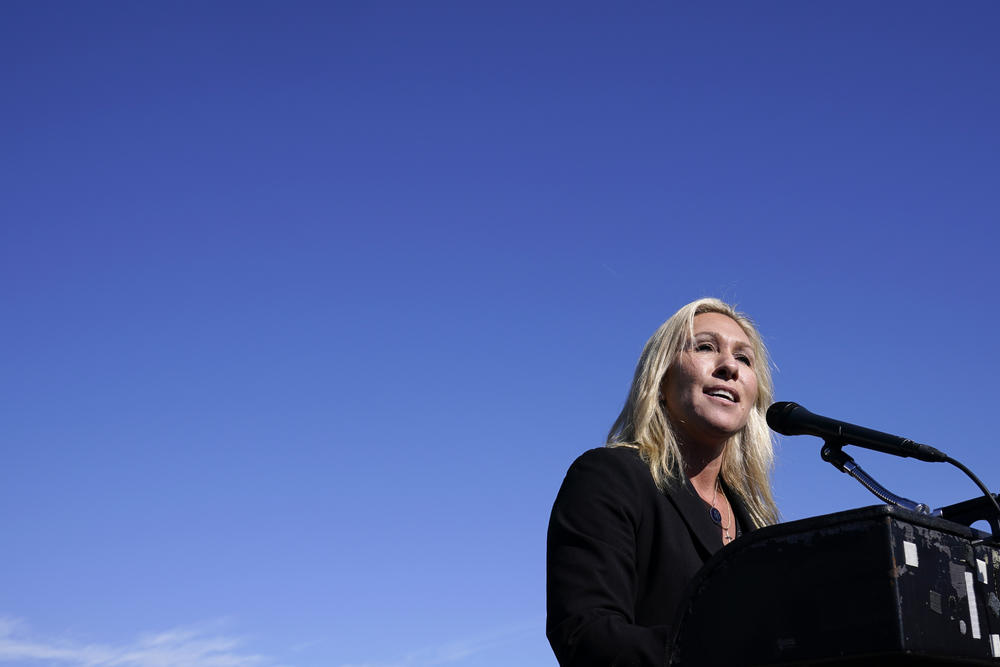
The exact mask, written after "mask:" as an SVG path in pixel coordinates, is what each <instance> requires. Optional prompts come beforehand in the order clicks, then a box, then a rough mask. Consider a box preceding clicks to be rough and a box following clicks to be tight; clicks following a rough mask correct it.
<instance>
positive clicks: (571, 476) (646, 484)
mask: <svg viewBox="0 0 1000 667" xmlns="http://www.w3.org/2000/svg"><path fill="white" fill-rule="evenodd" d="M564 485H573V486H577V485H584V486H591V485H594V486H601V487H608V486H617V487H620V486H627V487H632V488H633V489H639V488H651V489H653V490H655V489H656V485H655V484H654V483H653V476H652V475H651V474H650V472H649V466H648V465H647V464H646V462H645V461H643V460H642V457H641V456H639V450H638V449H636V448H634V447H597V448H595V449H590V450H587V451H586V452H584V453H583V454H581V455H580V456H579V457H577V459H576V460H575V461H573V464H572V465H571V466H570V467H569V471H568V472H567V473H566V479H565V481H564Z"/></svg>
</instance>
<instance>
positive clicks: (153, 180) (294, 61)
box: [0, 1, 1000, 667]
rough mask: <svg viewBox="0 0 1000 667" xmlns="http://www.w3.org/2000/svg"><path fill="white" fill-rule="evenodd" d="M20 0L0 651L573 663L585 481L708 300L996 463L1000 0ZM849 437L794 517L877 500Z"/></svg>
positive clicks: (818, 469)
mask: <svg viewBox="0 0 1000 667" xmlns="http://www.w3.org/2000/svg"><path fill="white" fill-rule="evenodd" d="M2 13H3V20H2V21H0V53H2V54H3V60H2V62H3V63H4V66H3V69H2V74H0V76H2V83H3V91H4V95H3V98H4V102H3V105H2V109H3V116H4V120H5V122H4V123H3V129H2V130H0V132H2V137H3V142H2V143H3V147H4V148H3V151H2V152H0V176H2V179H3V183H4V184H5V188H4V196H3V197H2V198H0V219H2V221H3V222H2V224H0V308H2V312H3V313H4V316H3V327H2V328H0V349H2V368H3V373H2V381H0V401H2V405H3V411H2V414H3V418H2V420H0V446H2V452H3V461H4V465H3V466H2V468H0V507H2V508H3V511H2V512H0V532H2V534H3V535H4V537H5V539H4V544H5V546H4V549H3V554H2V556H0V566H2V567H0V590H3V591H4V595H3V596H2V599H0V664H4V665H8V664H9V665H24V666H25V667H35V666H41V665H54V666H60V667H61V666H64V665H65V666H67V667H75V666H77V665H80V666H82V665H92V666H99V667H104V666H110V665H116V666H117V665H123V666H126V667H151V666H163V665H174V666H183V667H208V666H221V665H226V666H240V667H242V666H244V665H248V666H249V665H254V666H265V667H271V666H278V665H283V666H288V667H319V666H322V667H327V666H331V665H332V666H334V667H347V666H351V667H360V666H362V665H364V666H367V667H415V666H418V665H454V666H456V667H472V666H480V665H489V666H492V665H512V664H523V665H553V664H554V663H555V661H554V659H553V658H552V655H551V653H550V651H549V649H548V645H547V643H546V641H545V638H544V631H543V621H544V539H545V529H546V523H547V520H548V512H549V509H550V507H551V503H552V500H553V499H554V497H555V493H556V490H557V489H558V486H559V484H560V482H561V480H562V476H563V474H564V473H565V470H566V468H567V467H568V466H569V464H570V462H571V461H572V460H573V459H574V458H575V457H576V456H577V455H578V454H579V453H580V452H582V451H584V450H586V449H588V448H590V447H595V446H599V445H601V444H602V442H603V439H604V437H605V435H606V433H607V429H608V428H609V427H610V425H611V423H612V421H613V420H614V417H615V416H616V415H617V413H618V410H619V409H620V407H621V404H622V401H623V400H624V397H625V391H626V389H627V387H628V383H629V380H630V378H631V374H632V369H633V366H634V363H635V360H636V358H637V356H638V353H639V351H640V349H641V347H642V344H643V343H644V341H645V340H646V338H647V337H648V336H649V335H650V333H652V331H653V330H654V329H655V328H656V326H658V325H659V323H660V322H661V321H662V320H663V319H665V318H666V317H667V316H669V315H670V314H671V313H672V312H673V311H674V310H676V308H677V307H679V306H680V305H682V304H683V303H686V302H688V301H690V300H692V299H695V298H697V297H700V296H705V295H713V296H719V297H721V298H723V299H726V300H729V301H732V302H735V303H736V304H738V305H739V306H740V307H741V308H742V309H744V310H746V311H747V312H748V313H750V314H751V315H752V316H753V317H754V318H755V319H756V320H757V322H758V324H759V326H760V328H761V330H762V332H763V334H764V336H765V338H766V340H767V342H768V344H769V345H770V349H771V353H772V356H773V358H774V361H775V364H776V372H775V381H776V386H777V397H778V398H779V399H781V400H794V401H797V402H799V403H802V404H803V405H805V406H806V407H807V408H809V409H810V410H812V411H814V412H818V413H821V414H826V415H830V416H834V417H837V418H840V419H844V420H847V421H853V422H855V423H859V424H863V425H866V426H869V427H872V428H877V429H879V430H885V431H890V432H894V433H899V434H901V435H905V436H907V437H911V438H913V439H915V440H918V441H921V442H927V443H929V444H932V445H934V446H936V447H938V448H940V449H943V450H945V451H946V452H948V453H949V454H951V455H952V456H954V457H955V458H957V459H959V460H961V461H962V462H964V463H965V464H966V465H968V466H969V467H970V468H972V469H973V470H975V471H977V472H978V473H979V475H980V476H981V477H982V478H983V479H984V480H985V481H986V483H987V484H988V485H990V486H991V487H992V488H996V487H997V485H998V483H1000V482H998V478H997V473H996V464H997V461H998V456H997V453H996V451H995V449H994V443H995V438H996V436H995V429H994V428H993V426H994V421H995V419H996V416H997V411H996V408H995V398H994V396H995V394H996V388H995V387H994V386H993V384H994V379H993V377H992V375H993V372H992V371H993V369H994V367H995V365H996V363H995V362H996V357H997V350H996V342H995V338H996V332H997V330H998V328H1000V318H998V316H997V297H996V278H995V274H996V270H997V260H996V254H997V249H998V233H997V231H996V223H997V210H998V199H997V183H998V182H1000V165H998V157H997V156H998V155H1000V133H998V130H997V123H996V119H997V118H1000V79H998V78H997V76H996V66H997V63H998V62H1000V44H998V41H997V39H996V34H997V29H998V23H1000V6H998V5H997V4H996V3H991V2H985V1H982V2H965V3H959V4H952V5H945V4H942V3H930V2H910V1H907V2H902V1H900V2H885V3H876V4H874V5H873V4H872V3H868V2H853V1H847V2H836V3H832V2H831V3H797V2H755V3H746V2H719V3H666V2H635V3H594V2H575V3H568V2H566V3H563V2H555V3H526V2H506V3H478V2H432V3H412V2H395V1H387V2H371V3H363V2H331V3H313V2H290V3H277V2H248V3H243V2H241V3H236V2H231V3H230V2H205V3H194V2H180V3H130V2H97V3H72V2H54V1H49V2H20V1H17V2H7V3H4V6H3V10H2ZM819 447H820V441H819V440H817V439H815V438H809V437H798V438H785V439H783V440H781V441H779V444H778V464H777V467H776V471H775V488H776V493H777V498H778V501H779V505H780V507H781V509H782V512H783V515H784V517H785V518H786V519H797V518H802V517H807V516H812V515H816V514H822V513H827V512H833V511H838V510H843V509H848V508H852V507H858V506H863V505H869V504H873V503H874V502H875V499H874V498H873V497H872V496H870V495H869V494H868V493H867V492H866V491H864V490H863V489H862V488H861V487H860V486H858V485H857V484H856V483H854V482H853V481H852V480H850V479H849V478H847V477H846V476H844V475H841V474H840V473H838V472H836V471H835V470H834V469H833V468H831V467H830V466H829V465H827V464H825V463H823V462H822V461H821V460H820V459H819ZM853 453H854V455H855V458H856V459H857V460H858V462H859V463H860V464H861V465H862V466H864V467H865V468H866V469H867V470H868V471H869V472H870V473H872V474H874V475H875V476H876V477H877V478H878V479H880V481H882V482H883V483H885V484H886V485H887V486H889V487H890V488H891V489H893V490H894V491H896V492H898V493H900V494H902V495H905V496H909V497H911V498H914V499H917V500H921V501H924V502H927V503H928V504H930V505H931V506H934V507H937V506H941V505H945V504H948V503H951V502H956V501H958V500H963V499H965V498H969V497H972V496H973V495H975V494H976V492H977V490H976V489H975V487H974V486H973V485H972V484H971V482H968V481H967V480H966V479H965V478H964V477H963V476H962V475H961V473H959V472H958V471H957V470H954V469H952V468H948V467H946V466H943V465H940V464H926V463H919V462H914V461H912V460H895V459H891V458H890V457H888V456H885V455H883V454H879V453H874V452H864V451H861V450H857V451H854V452H853Z"/></svg>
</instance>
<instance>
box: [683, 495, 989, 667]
mask: <svg viewBox="0 0 1000 667" xmlns="http://www.w3.org/2000/svg"><path fill="white" fill-rule="evenodd" d="M988 538H989V536H988V535H986V534H985V533H982V532H980V531H978V530H975V529H973V528H970V527H968V526H964V525H961V524H959V523H954V522H952V521H947V520H945V519H941V518H936V517H932V516H928V515H924V514H918V513H916V512H912V511H909V510H905V509H901V508H897V507H891V506H888V505H879V506H873V507H866V508H861V509H856V510H850V511H847V512H838V513H836V514H828V515H824V516H819V517H813V518H810V519H803V520H800V521H793V522H789V523H785V524H778V525H775V526H768V527H766V528H762V529H760V530H757V531H755V532H753V533H749V534H747V535H744V536H743V537H741V538H739V539H738V540H736V541H735V542H733V543H731V544H729V545H727V546H725V547H723V548H722V549H721V550H719V551H718V552H717V553H716V554H715V555H714V556H713V557H712V558H711V559H710V560H709V561H708V562H707V563H706V564H705V566H704V567H703V568H702V569H701V570H700V571H699V573H698V575H697V576H696V577H695V579H694V580H693V581H692V582H691V585H690V587H689V589H688V598H687V602H686V603H685V604H684V605H683V606H682V607H681V609H680V610H679V613H678V617H677V618H678V621H677V622H676V623H675V625H674V627H675V628H676V629H677V630H676V634H675V637H674V638H673V640H672V641H671V650H670V652H669V664H670V665H672V666H674V667H696V666H698V667H702V666H706V665H747V666H750V665H782V666H786V667H789V666H793V665H794V666H797V665H993V666H994V667H1000V657H998V656H1000V549H998V545H997V544H996V543H995V542H991V541H990V540H989V539H988Z"/></svg>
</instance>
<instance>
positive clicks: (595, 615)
mask: <svg viewBox="0 0 1000 667" xmlns="http://www.w3.org/2000/svg"><path fill="white" fill-rule="evenodd" d="M771 397H772V388H771V376H770V372H769V370H768V359H767V351H766V350H765V348H764V343H763V341H762V340H761V337H760V334H759V333H758V332H757V329H756V328H755V327H754V325H753V323H752V322H751V321H750V320H749V319H748V318H747V317H746V316H745V315H743V314H741V313H738V312H736V311H735V310H734V309H733V308H732V307H731V306H729V305H727V304H725V303H723V302H722V301H719V300H718V299H699V300H698V301H695V302H693V303H690V304H688V305H686V306H684V307H683V308H681V309H680V310H679V311H677V312H676V313H675V314H674V315H673V316H672V317H671V318H670V319H669V320H667V321H666V322H664V323H663V324H662V325H661V326H660V328H659V329H657V331H656V333H654V334H653V336H652V337H651V338H650V339H649V341H647V342H646V346H645V348H644V349H643V351H642V356H641V357H640V358H639V363H638V365H637V366H636V370H635V377H634V378H633V380H632V387H631V389H630V390H629V394H628V398H627V399H626V401H625V407H624V408H623V409H622V412H621V414H620V415H619V416H618V419H617V420H616V421H615V423H614V425H613V426H612V427H611V432H610V433H609V434H608V443H607V447H603V448H599V449H592V450H590V451H588V452H586V453H584V454H583V455H582V456H580V458H578V459H577V460H576V461H575V462H574V463H573V465H572V466H571V467H570V469H569V472H567V473H566V479H565V480H564V481H563V484H562V488H561V489H560V490H559V495H558V496H557V497H556V501H555V505H554V506H553V508H552V517H551V519H550V521H549V534H548V563H547V573H548V576H547V597H548V618H547V621H546V634H547V635H548V637H549V642H550V643H551V644H552V649H553V651H555V654H556V657H557V658H558V659H559V664H560V665H564V666H566V665H573V666H574V667H576V666H581V665H595V666H596V665H601V666H602V667H607V666H608V665H663V664H664V662H665V660H666V651H667V641H668V640H669V638H670V636H671V632H672V629H673V628H672V624H673V622H674V614H675V612H676V611H677V608H678V606H679V605H680V603H681V602H682V601H683V599H684V593H685V588H686V586H687V584H688V582H689V581H690V579H691V578H692V577H693V576H694V574H695V572H697V570H698V569H699V568H700V567H701V566H702V564H703V563H704V562H705V561H706V560H707V559H708V558H709V557H710V556H711V555H712V554H713V553H714V552H715V551H717V550H718V549H720V548H721V547H722V546H723V545H724V544H727V543H729V542H731V541H732V540H734V539H736V537H738V536H739V535H740V534H741V533H743V532H748V531H750V530H753V529H755V528H757V527H760V526H764V525H768V524H771V523H774V522H775V521H777V515H778V512H777V508H776V507H775V504H774V500H773V498H772V495H771V489H770V469H771V463H772V458H773V450H772V445H771V436H770V431H769V430H768V427H767V423H766V421H765V419H764V415H765V411H766V410H767V407H768V406H769V405H770V403H771ZM724 633H725V629H724V628H720V641H722V640H724V638H725V634H724Z"/></svg>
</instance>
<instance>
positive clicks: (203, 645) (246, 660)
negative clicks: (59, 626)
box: [0, 617, 276, 667]
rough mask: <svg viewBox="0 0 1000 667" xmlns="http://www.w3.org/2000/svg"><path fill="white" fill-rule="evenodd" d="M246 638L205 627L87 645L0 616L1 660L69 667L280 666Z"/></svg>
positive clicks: (179, 629) (177, 629) (178, 629)
mask: <svg viewBox="0 0 1000 667" xmlns="http://www.w3.org/2000/svg"><path fill="white" fill-rule="evenodd" d="M241 644H242V640H240V639H238V638H235V637H228V636H223V635H213V634H211V633H210V632H209V631H208V630H206V629H204V628H201V629H199V628H176V629H173V630H169V631H167V632H160V633H156V634H149V635H144V636H141V637H139V638H138V639H137V640H135V641H133V642H129V643H124V644H83V643H80V642H78V641H72V640H67V639H63V638H60V637H47V636H39V635H36V634H32V633H31V632H30V631H29V629H28V627H27V625H26V624H25V623H24V622H23V621H21V620H19V619H15V618H9V617H0V663H4V662H15V661H16V662H18V663H20V664H30V662H33V661H46V663H47V664H50V665H51V664H53V663H55V664H65V665H66V666H67V667H276V663H275V662H274V661H273V660H271V659H269V658H267V657H265V656H261V655H254V654H249V653H242V652H240V651H239V647H240V645H241Z"/></svg>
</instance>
